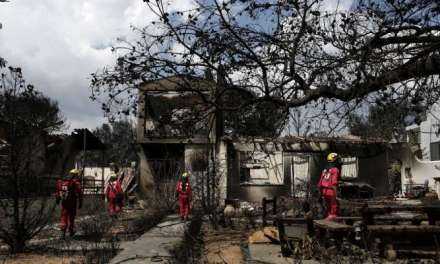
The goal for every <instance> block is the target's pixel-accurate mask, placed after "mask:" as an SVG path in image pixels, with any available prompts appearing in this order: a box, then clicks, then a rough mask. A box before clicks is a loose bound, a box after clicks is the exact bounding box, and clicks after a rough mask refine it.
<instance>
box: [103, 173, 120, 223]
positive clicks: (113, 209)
mask: <svg viewBox="0 0 440 264" xmlns="http://www.w3.org/2000/svg"><path fill="white" fill-rule="evenodd" d="M123 193H124V192H123V191H122V187H121V183H120V182H119V180H116V181H113V182H109V183H108V184H107V188H106V189H105V195H106V197H107V201H108V211H109V213H110V215H111V216H113V215H116V214H118V213H119V212H120V211H121V209H122V205H123ZM117 197H118V198H117Z"/></svg>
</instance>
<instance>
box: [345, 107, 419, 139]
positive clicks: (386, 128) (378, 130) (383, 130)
mask: <svg viewBox="0 0 440 264" xmlns="http://www.w3.org/2000/svg"><path fill="white" fill-rule="evenodd" d="M410 108H411V107H410V105H409V104H396V103H395V102H387V103H381V104H376V105H373V106H371V107H370V109H369V112H368V115H367V116H362V115H359V114H351V115H350V116H349V118H348V121H347V126H348V128H349V130H350V133H351V134H353V135H356V136H360V137H362V138H379V139H383V140H387V141H390V140H396V141H398V142H400V141H404V140H405V135H406V131H405V118H406V117H408V115H409V114H411V110H410Z"/></svg>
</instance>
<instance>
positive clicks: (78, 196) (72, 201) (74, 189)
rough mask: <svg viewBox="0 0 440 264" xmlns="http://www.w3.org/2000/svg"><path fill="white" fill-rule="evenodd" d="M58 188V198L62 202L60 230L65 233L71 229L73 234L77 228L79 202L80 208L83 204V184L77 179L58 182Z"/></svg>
mask: <svg viewBox="0 0 440 264" xmlns="http://www.w3.org/2000/svg"><path fill="white" fill-rule="evenodd" d="M56 187H57V188H56V198H57V200H59V201H61V225H60V228H61V230H62V231H64V232H65V231H66V229H69V232H70V233H71V234H72V233H73V232H74V228H75V217H76V208H77V205H78V202H79V206H80V207H81V203H82V192H81V184H80V182H79V181H78V180H77V179H67V180H58V181H57V186H56Z"/></svg>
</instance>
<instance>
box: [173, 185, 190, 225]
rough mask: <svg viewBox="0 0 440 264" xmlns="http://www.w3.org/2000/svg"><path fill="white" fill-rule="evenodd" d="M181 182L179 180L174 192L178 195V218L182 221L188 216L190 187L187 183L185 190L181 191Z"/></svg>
mask: <svg viewBox="0 0 440 264" xmlns="http://www.w3.org/2000/svg"><path fill="white" fill-rule="evenodd" d="M182 187H183V182H182V181H181V180H179V181H178V182H177V187H176V192H177V194H178V195H179V209H180V217H181V218H183V219H186V218H188V215H189V213H190V210H191V198H192V197H191V196H192V193H191V186H190V184H189V181H187V182H186V190H183V188H182Z"/></svg>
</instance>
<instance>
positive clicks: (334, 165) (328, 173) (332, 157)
mask: <svg viewBox="0 0 440 264" xmlns="http://www.w3.org/2000/svg"><path fill="white" fill-rule="evenodd" d="M327 162H328V165H327V167H326V168H325V169H324V170H323V171H322V173H321V178H320V180H319V183H318V188H319V190H320V194H321V197H322V199H323V200H324V202H325V205H326V219H327V220H334V219H335V218H336V217H338V214H339V204H338V201H337V199H336V196H337V192H338V183H339V179H340V177H341V165H342V163H341V161H340V159H339V156H338V154H337V153H330V154H329V155H328V156H327Z"/></svg>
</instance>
